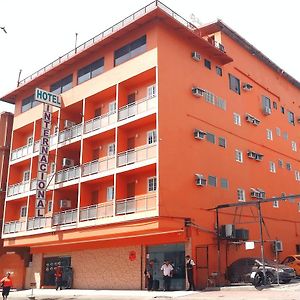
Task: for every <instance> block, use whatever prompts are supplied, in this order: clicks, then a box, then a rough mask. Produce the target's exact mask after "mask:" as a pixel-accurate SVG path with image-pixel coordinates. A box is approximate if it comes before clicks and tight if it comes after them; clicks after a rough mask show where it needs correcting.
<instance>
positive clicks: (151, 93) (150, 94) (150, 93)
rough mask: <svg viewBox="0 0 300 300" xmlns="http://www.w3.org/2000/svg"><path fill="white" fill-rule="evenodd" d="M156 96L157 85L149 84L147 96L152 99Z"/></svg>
mask: <svg viewBox="0 0 300 300" xmlns="http://www.w3.org/2000/svg"><path fill="white" fill-rule="evenodd" d="M155 96H156V85H155V84H153V85H151V86H148V88H147V97H148V99H151V98H153V97H155Z"/></svg>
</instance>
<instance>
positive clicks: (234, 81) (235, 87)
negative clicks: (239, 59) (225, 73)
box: [229, 74, 241, 94]
mask: <svg viewBox="0 0 300 300" xmlns="http://www.w3.org/2000/svg"><path fill="white" fill-rule="evenodd" d="M229 88H230V89H231V90H232V91H234V92H236V93H237V94H241V87H240V80H239V79H238V78H236V77H235V76H233V75H232V74H229Z"/></svg>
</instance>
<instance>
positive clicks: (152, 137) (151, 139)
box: [147, 130, 156, 145]
mask: <svg viewBox="0 0 300 300" xmlns="http://www.w3.org/2000/svg"><path fill="white" fill-rule="evenodd" d="M154 143H156V130H151V131H148V132H147V144H148V145H151V144H154Z"/></svg>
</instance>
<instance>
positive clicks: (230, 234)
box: [220, 224, 235, 239]
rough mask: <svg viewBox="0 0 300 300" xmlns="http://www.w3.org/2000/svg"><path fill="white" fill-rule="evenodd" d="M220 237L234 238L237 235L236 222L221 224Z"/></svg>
mask: <svg viewBox="0 0 300 300" xmlns="http://www.w3.org/2000/svg"><path fill="white" fill-rule="evenodd" d="M220 237H221V238H223V239H232V238H234V237H235V226H234V224H225V225H221V230H220Z"/></svg>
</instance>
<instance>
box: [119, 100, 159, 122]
mask: <svg viewBox="0 0 300 300" xmlns="http://www.w3.org/2000/svg"><path fill="white" fill-rule="evenodd" d="M155 107H156V102H155V95H153V96H152V97H151V98H149V97H146V98H143V99H141V100H138V101H136V102H133V103H130V104H127V105H125V106H123V107H121V108H119V111H118V120H119V121H122V120H125V119H127V118H130V117H133V116H135V115H138V114H141V113H143V112H145V111H148V110H151V109H153V108H155Z"/></svg>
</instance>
